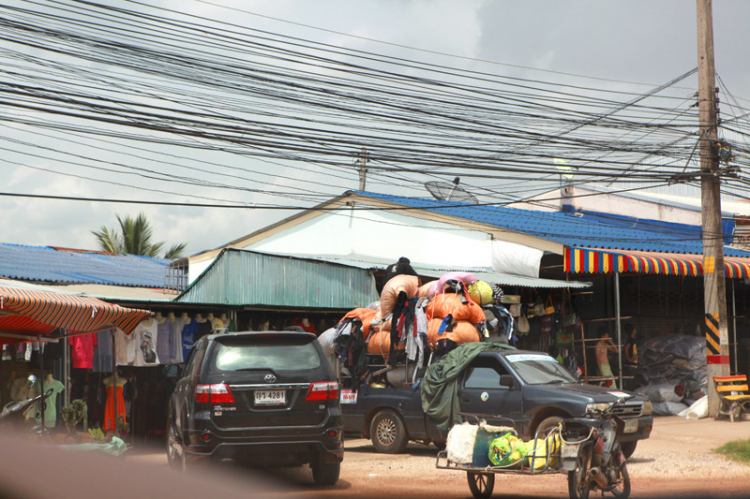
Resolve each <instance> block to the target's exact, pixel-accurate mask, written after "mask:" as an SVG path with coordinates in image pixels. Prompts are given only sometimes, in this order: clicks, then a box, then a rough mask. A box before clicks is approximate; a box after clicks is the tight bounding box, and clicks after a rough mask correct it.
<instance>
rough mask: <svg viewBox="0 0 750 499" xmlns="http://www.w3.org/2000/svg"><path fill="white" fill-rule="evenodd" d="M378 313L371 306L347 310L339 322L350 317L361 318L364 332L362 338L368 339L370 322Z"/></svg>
mask: <svg viewBox="0 0 750 499" xmlns="http://www.w3.org/2000/svg"><path fill="white" fill-rule="evenodd" d="M376 313H377V312H376V311H375V310H373V309H371V308H355V309H354V310H351V311H349V312H347V314H346V315H345V316H344V317H343V318H342V319H341V320H340V321H339V324H341V323H342V322H344V321H345V320H346V319H348V318H350V317H355V318H357V319H359V320H360V321H361V322H362V334H363V335H364V338H362V339H365V340H366V339H367V335H368V334H370V323H371V322H372V319H373V318H374V317H375V314H376Z"/></svg>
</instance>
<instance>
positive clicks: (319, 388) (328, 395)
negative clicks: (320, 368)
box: [305, 381, 339, 400]
mask: <svg viewBox="0 0 750 499" xmlns="http://www.w3.org/2000/svg"><path fill="white" fill-rule="evenodd" d="M338 398H339V384H338V383H337V382H336V381H318V382H315V383H312V384H311V385H310V389H309V390H307V396H306V397H305V400H336V399H338Z"/></svg>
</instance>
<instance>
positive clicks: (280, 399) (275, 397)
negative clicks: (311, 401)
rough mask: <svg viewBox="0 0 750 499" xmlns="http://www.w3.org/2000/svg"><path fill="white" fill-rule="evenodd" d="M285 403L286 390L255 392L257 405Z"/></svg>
mask: <svg viewBox="0 0 750 499" xmlns="http://www.w3.org/2000/svg"><path fill="white" fill-rule="evenodd" d="M284 404H286V392H285V391H284V390H273V391H263V392H255V405H284Z"/></svg>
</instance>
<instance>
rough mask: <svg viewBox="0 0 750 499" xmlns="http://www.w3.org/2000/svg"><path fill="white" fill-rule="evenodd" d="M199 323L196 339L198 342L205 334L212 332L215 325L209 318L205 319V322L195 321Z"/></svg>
mask: <svg viewBox="0 0 750 499" xmlns="http://www.w3.org/2000/svg"><path fill="white" fill-rule="evenodd" d="M195 322H197V324H198V329H197V330H196V331H195V341H196V342H197V341H198V340H200V339H201V338H203V337H204V336H206V335H208V334H211V330H212V329H213V325H212V324H211V321H209V320H208V319H204V320H203V322H201V321H195Z"/></svg>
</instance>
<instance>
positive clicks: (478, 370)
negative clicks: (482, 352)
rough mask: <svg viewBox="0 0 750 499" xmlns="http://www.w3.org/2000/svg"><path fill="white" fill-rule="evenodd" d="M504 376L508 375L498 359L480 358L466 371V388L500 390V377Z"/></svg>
mask: <svg viewBox="0 0 750 499" xmlns="http://www.w3.org/2000/svg"><path fill="white" fill-rule="evenodd" d="M503 374H508V373H507V372H506V371H505V368H503V366H502V365H500V362H499V361H498V360H497V359H495V358H492V357H479V358H477V359H475V360H474V361H473V362H472V363H471V364H470V366H469V368H468V369H467V370H466V381H465V382H464V388H483V389H487V388H489V389H494V388H500V376H501V375H503Z"/></svg>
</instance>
